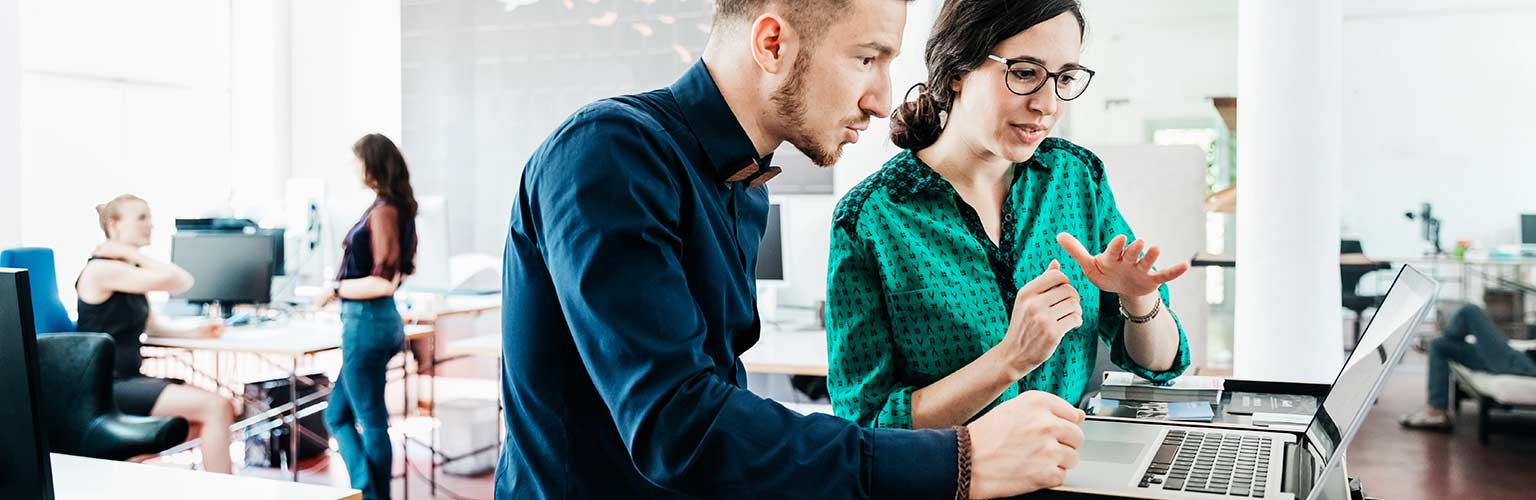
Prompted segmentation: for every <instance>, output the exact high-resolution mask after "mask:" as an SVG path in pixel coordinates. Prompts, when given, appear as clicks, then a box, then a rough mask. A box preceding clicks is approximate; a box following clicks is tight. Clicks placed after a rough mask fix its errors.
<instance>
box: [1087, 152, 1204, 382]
mask: <svg viewBox="0 0 1536 500" xmlns="http://www.w3.org/2000/svg"><path fill="white" fill-rule="evenodd" d="M1093 161H1094V163H1096V164H1097V163H1098V159H1097V158H1093ZM1096 167H1098V168H1097V170H1098V171H1099V172H1100V175H1098V178H1097V179H1095V180H1094V183H1093V186H1094V189H1095V190H1096V191H1097V202H1096V203H1094V206H1095V210H1094V213H1093V220H1094V221H1096V226H1095V230H1094V236H1095V237H1094V241H1093V243H1091V244H1090V246H1091V247H1092V248H1095V249H1102V248H1104V247H1107V246H1109V241H1110V240H1112V239H1114V238H1115V236H1117V235H1122V234H1123V235H1125V237H1126V238H1127V240H1126V241H1136V234H1135V233H1134V232H1132V231H1131V226H1130V224H1128V223H1126V222H1125V217H1124V216H1121V215H1120V209H1119V208H1118V207H1116V206H1115V195H1114V193H1113V192H1111V191H1110V188H1109V178H1108V177H1107V176H1105V175H1103V174H1102V172H1103V170H1102V168H1103V166H1102V164H1099V165H1096ZM1157 294H1158V296H1159V297H1162V300H1163V304H1165V305H1167V306H1168V307H1167V308H1166V310H1165V311H1164V313H1166V314H1169V315H1172V316H1173V324H1174V325H1175V326H1177V327H1178V329H1179V352H1178V355H1177V356H1175V357H1174V361H1173V366H1170V367H1169V368H1168V369H1167V370H1162V371H1154V370H1150V369H1147V367H1144V366H1141V364H1140V363H1137V362H1136V360H1135V359H1133V358H1131V356H1130V353H1129V352H1128V351H1126V348H1125V321H1126V319H1125V315H1124V314H1121V313H1120V296H1119V295H1118V294H1114V293H1108V292H1105V293H1102V294H1100V295H1099V301H1100V302H1099V337H1100V338H1102V339H1104V343H1105V344H1108V345H1109V360H1110V362H1112V363H1114V364H1115V366H1118V367H1120V368H1123V369H1125V371H1128V372H1131V373H1132V374H1135V375H1136V376H1138V377H1141V378H1144V379H1147V380H1149V381H1152V382H1157V383H1161V382H1167V381H1170V380H1173V379H1175V378H1177V377H1178V376H1179V375H1182V374H1183V373H1184V370H1186V369H1188V368H1189V339H1187V338H1185V336H1184V325H1183V323H1181V322H1180V321H1179V315H1178V314H1175V313H1174V312H1173V302H1171V301H1169V299H1168V285H1167V284H1164V285H1161V286H1158V287H1157Z"/></svg>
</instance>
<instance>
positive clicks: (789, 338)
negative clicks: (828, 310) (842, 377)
mask: <svg viewBox="0 0 1536 500" xmlns="http://www.w3.org/2000/svg"><path fill="white" fill-rule="evenodd" d="M741 362H742V364H744V365H746V367H747V371H748V372H753V373H773V374H782V375H813V376H817V377H825V376H827V332H826V331H825V330H823V329H820V328H814V329H810V328H788V329H783V330H781V329H779V328H776V327H771V326H765V327H764V328H763V332H762V335H760V336H759V337H758V339H757V345H754V346H752V348H751V349H747V352H744V353H742V354H741Z"/></svg>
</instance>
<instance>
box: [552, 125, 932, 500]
mask: <svg viewBox="0 0 1536 500" xmlns="http://www.w3.org/2000/svg"><path fill="white" fill-rule="evenodd" d="M584 113H589V114H590V115H589V116H586V117H583V118H582V119H581V120H578V122H579V124H578V125H575V126H572V127H569V128H567V129H565V130H563V131H561V132H558V133H560V134H568V135H569V137H565V138H562V139H561V140H560V141H558V143H559V144H564V145H567V146H559V147H556V148H554V149H552V150H550V151H548V156H547V157H546V158H545V161H546V163H545V166H547V167H550V168H551V169H552V170H550V171H546V172H543V173H542V174H541V175H540V176H539V180H537V181H535V182H532V183H531V184H526V185H525V189H530V190H531V191H530V192H528V193H524V195H525V196H528V197H530V198H531V199H532V200H533V201H534V202H535V203H536V204H537V206H538V207H540V208H538V209H537V210H536V211H534V213H533V214H532V215H533V217H532V220H533V223H534V224H535V228H534V229H535V230H534V233H535V235H536V237H537V239H538V244H539V245H540V246H541V247H542V248H543V253H544V258H545V260H546V264H547V267H548V269H549V272H550V277H551V279H552V280H553V283H554V285H555V288H556V289H557V290H559V291H560V293H559V304H560V307H561V309H562V310H563V312H564V315H565V319H566V322H567V324H568V325H569V327H570V332H571V336H572V337H573V340H574V342H575V346H576V350H577V351H578V353H579V355H580V357H581V362H582V364H583V366H584V367H585V370H586V371H587V373H588V375H589V376H590V378H591V380H592V382H593V384H594V386H595V388H596V390H597V392H598V394H599V395H600V397H601V398H602V400H603V401H604V403H605V404H606V406H607V408H608V411H609V413H610V415H611V417H612V419H613V421H614V423H615V424H616V427H617V429H618V432H619V435H620V437H621V438H622V440H623V442H624V443H623V444H624V446H625V447H626V449H627V450H628V452H629V455H630V457H631V459H632V460H633V462H634V465H635V467H636V469H637V470H638V471H639V472H640V473H641V474H642V475H644V476H645V477H646V478H647V479H648V480H650V481H651V482H653V483H654V484H656V485H658V486H660V487H663V488H667V489H670V490H674V491H679V492H683V493H686V494H689V495H694V496H700V497H706V498H757V497H797V498H951V497H953V496H954V492H955V487H956V481H955V476H956V467H957V463H956V453H955V452H956V448H955V434H954V433H953V432H952V431H947V430H935V431H890V430H881V429H864V428H860V427H858V426H857V425H854V424H852V423H850V422H847V421H845V420H842V419H839V418H836V417H833V416H829V415H810V416H801V415H799V414H796V413H794V412H791V411H790V410H788V409H786V408H784V407H783V406H781V405H779V404H777V403H775V402H772V401H769V400H766V399H763V398H760V397H758V396H756V395H753V394H752V393H751V392H748V391H746V390H744V389H741V388H739V387H737V386H735V385H733V384H731V383H729V382H727V381H726V380H723V379H722V378H720V377H719V376H718V375H717V373H716V366H715V363H714V362H713V360H712V359H711V358H710V357H709V356H708V355H706V354H705V349H703V345H704V343H705V340H706V336H707V326H706V322H705V318H704V316H703V313H702V312H701V311H700V309H699V306H698V305H697V304H696V303H695V302H694V301H693V300H692V299H691V298H690V283H691V282H690V276H688V275H686V274H685V272H684V267H683V265H682V261H683V259H685V258H686V256H684V255H682V248H683V245H682V244H681V242H682V241H683V238H687V237H689V236H687V235H686V234H684V233H683V232H682V231H681V230H680V220H681V215H680V210H682V208H681V207H680V203H679V202H678V200H679V199H682V197H684V196H687V191H688V190H689V189H697V188H698V187H690V186H688V185H686V184H685V183H686V182H687V180H686V179H687V176H686V174H684V173H681V172H677V171H675V170H676V169H679V168H682V167H680V166H678V165H679V162H678V160H677V159H676V158H674V157H672V156H671V155H673V154H675V149H674V148H675V146H674V145H673V144H671V143H670V142H668V140H667V138H665V137H664V134H663V133H661V131H659V130H658V128H657V127H658V126H657V125H656V124H655V123H654V122H651V121H648V120H647V119H645V118H643V117H639V116H635V115H631V114H628V113H626V112H624V111H622V110H618V111H615V110H612V109H604V108H596V109H589V110H587V111H584ZM593 145H601V146H600V147H593ZM709 189H714V188H713V187H709Z"/></svg>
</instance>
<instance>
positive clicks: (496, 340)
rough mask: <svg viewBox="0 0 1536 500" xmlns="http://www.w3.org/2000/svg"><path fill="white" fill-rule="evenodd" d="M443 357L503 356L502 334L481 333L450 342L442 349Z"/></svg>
mask: <svg viewBox="0 0 1536 500" xmlns="http://www.w3.org/2000/svg"><path fill="white" fill-rule="evenodd" d="M442 355H443V357H458V356H483V357H487V358H494V357H499V356H501V335H480V336H478V337H469V338H466V339H459V340H454V341H451V342H448V343H447V345H444V346H443V349H442Z"/></svg>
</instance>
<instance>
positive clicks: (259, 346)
mask: <svg viewBox="0 0 1536 500" xmlns="http://www.w3.org/2000/svg"><path fill="white" fill-rule="evenodd" d="M434 333H435V330H434V329H433V327H432V326H431V325H406V326H405V338H407V339H413V340H414V339H418V338H423V337H429V336H431V335H433V334H434ZM140 340H141V341H142V342H143V344H144V345H145V346H147V347H175V348H179V349H189V350H194V351H222V352H244V353H256V354H277V355H287V356H302V355H306V354H314V353H317V352H323V351H329V350H331V349H339V348H341V323H340V322H339V321H335V320H325V319H319V320H302V319H294V320H288V321H283V322H277V323H270V324H263V325H255V326H239V327H233V328H226V329H224V332H223V333H221V334H220V335H219V336H218V337H217V338H211V339H183V338H166V337H150V336H147V335H145V336H141V337H140Z"/></svg>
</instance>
